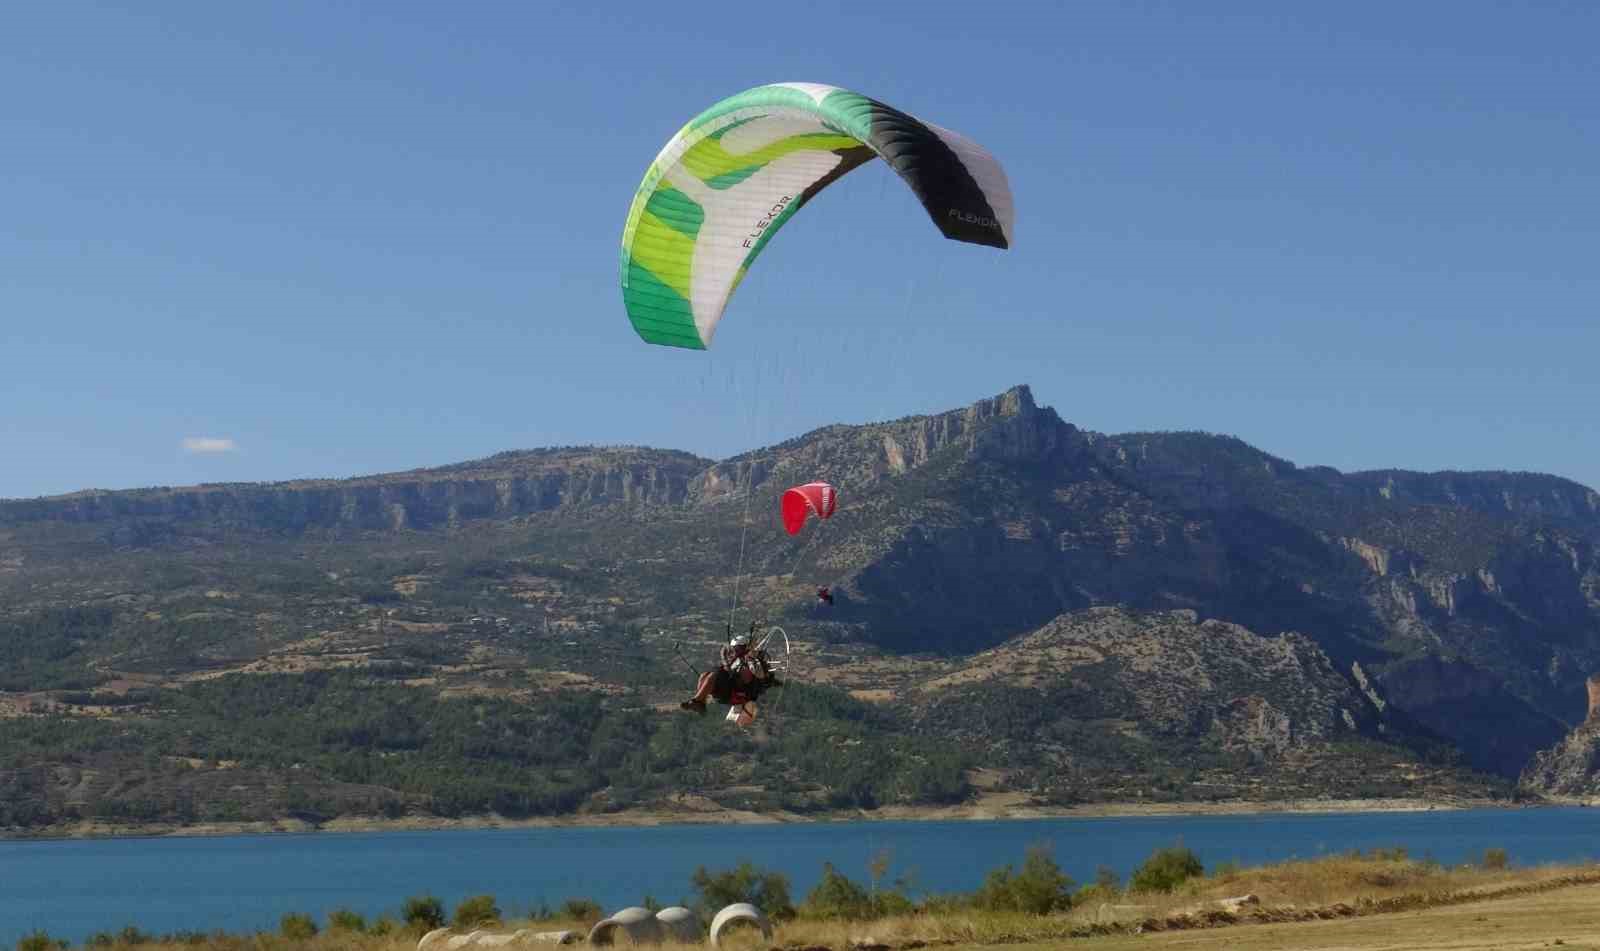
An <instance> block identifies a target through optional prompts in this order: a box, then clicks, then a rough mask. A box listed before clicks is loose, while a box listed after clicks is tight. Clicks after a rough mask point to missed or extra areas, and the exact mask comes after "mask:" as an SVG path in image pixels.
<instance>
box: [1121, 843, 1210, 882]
mask: <svg viewBox="0 0 1600 951" xmlns="http://www.w3.org/2000/svg"><path fill="white" fill-rule="evenodd" d="M1205 871H1206V870H1205V866H1203V865H1201V864H1200V856H1198V855H1195V854H1194V852H1193V851H1191V850H1189V849H1186V848H1184V847H1183V846H1181V845H1175V846H1173V847H1171V848H1166V849H1157V850H1155V852H1153V853H1151V855H1150V857H1149V858H1147V859H1145V860H1144V864H1143V865H1141V866H1139V867H1138V868H1137V869H1134V872H1133V878H1132V879H1130V880H1129V881H1128V888H1129V890H1131V891H1136V892H1170V891H1172V890H1173V889H1174V888H1177V887H1178V886H1179V885H1182V884H1183V883H1184V882H1186V881H1188V880H1189V879H1191V878H1196V877H1198V876H1200V875H1204V874H1205Z"/></svg>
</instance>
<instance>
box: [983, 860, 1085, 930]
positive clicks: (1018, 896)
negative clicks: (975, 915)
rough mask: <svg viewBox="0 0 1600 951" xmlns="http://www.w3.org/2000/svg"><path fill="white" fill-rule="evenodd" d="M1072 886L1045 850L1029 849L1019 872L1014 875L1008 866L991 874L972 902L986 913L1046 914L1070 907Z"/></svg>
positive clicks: (1071, 882)
mask: <svg viewBox="0 0 1600 951" xmlns="http://www.w3.org/2000/svg"><path fill="white" fill-rule="evenodd" d="M1073 884H1074V883H1073V881H1072V879H1070V878H1068V877H1067V876H1066V875H1065V874H1064V873H1063V872H1062V871H1061V867H1060V866H1058V865H1056V863H1055V859H1052V858H1051V857H1050V851H1049V850H1048V849H1046V848H1043V847H1040V846H1034V847H1032V848H1030V849H1028V855H1027V858H1026V859H1024V860H1023V863H1022V871H1021V872H1020V873H1016V874H1013V872H1012V870H1011V866H1009V865H1007V866H1006V867H1004V868H997V869H995V870H994V871H992V872H990V873H989V877H988V878H987V879H985V880H984V883H983V887H982V888H980V889H978V892H977V894H975V895H973V896H972V903H973V905H974V906H976V907H978V908H982V909H984V910H986V911H1021V912H1026V913H1027V914H1031V915H1048V914H1049V913H1050V912H1052V911H1064V910H1066V909H1068V908H1071V907H1072V886H1073Z"/></svg>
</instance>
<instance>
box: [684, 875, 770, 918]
mask: <svg viewBox="0 0 1600 951" xmlns="http://www.w3.org/2000/svg"><path fill="white" fill-rule="evenodd" d="M690 883H691V884H692V885H694V890H695V891H697V892H699V893H700V901H699V906H700V908H699V910H700V913H701V915H702V916H709V915H710V914H712V913H714V912H716V911H717V910H719V909H721V908H723V907H725V906H727V905H732V904H734V903H736V902H749V903H750V904H752V905H754V906H756V907H757V908H759V909H761V911H762V912H763V913H765V914H766V915H767V917H769V918H773V919H775V920H779V921H782V920H786V919H789V918H793V917H794V916H795V910H794V903H793V902H792V901H790V899H789V879H788V877H787V876H785V875H783V874H782V873H779V872H769V871H767V870H766V869H760V868H756V867H755V866H754V865H752V864H750V863H749V862H748V861H745V862H740V863H739V865H738V867H736V868H733V869H731V870H729V871H723V872H711V871H708V870H707V869H706V868H705V866H703V865H702V866H701V867H699V868H697V869H695V870H694V877H693V878H691V879H690Z"/></svg>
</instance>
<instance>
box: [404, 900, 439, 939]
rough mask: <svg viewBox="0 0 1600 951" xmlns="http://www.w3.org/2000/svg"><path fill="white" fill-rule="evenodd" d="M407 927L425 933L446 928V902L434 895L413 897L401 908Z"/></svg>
mask: <svg viewBox="0 0 1600 951" xmlns="http://www.w3.org/2000/svg"><path fill="white" fill-rule="evenodd" d="M400 917H402V918H404V919H405V920H406V925H407V926H408V927H411V928H417V929H420V930H423V931H432V930H433V929H435V928H443V927H444V902H442V901H440V900H439V899H438V898H437V897H435V896H433V895H413V896H411V897H410V898H407V899H406V901H405V904H404V905H402V906H401V907H400Z"/></svg>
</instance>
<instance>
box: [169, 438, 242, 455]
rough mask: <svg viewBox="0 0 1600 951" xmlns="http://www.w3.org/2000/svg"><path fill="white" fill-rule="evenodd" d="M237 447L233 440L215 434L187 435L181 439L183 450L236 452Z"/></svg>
mask: <svg viewBox="0 0 1600 951" xmlns="http://www.w3.org/2000/svg"><path fill="white" fill-rule="evenodd" d="M238 449H239V447H238V445H236V444H235V443H234V441H233V440H231V439H218V438H217V437H215V436H187V437H185V438H184V440H183V451H184V452H236V451H238Z"/></svg>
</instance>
